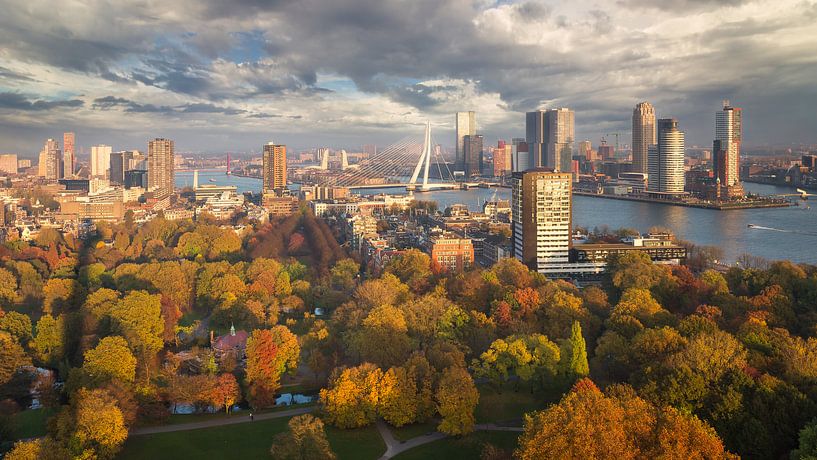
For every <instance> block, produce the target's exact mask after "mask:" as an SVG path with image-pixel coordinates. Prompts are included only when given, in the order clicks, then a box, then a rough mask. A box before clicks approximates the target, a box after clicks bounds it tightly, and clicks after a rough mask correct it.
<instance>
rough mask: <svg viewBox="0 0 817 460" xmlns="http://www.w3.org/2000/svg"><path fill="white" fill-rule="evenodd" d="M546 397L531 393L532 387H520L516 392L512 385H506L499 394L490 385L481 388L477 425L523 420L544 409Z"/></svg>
mask: <svg viewBox="0 0 817 460" xmlns="http://www.w3.org/2000/svg"><path fill="white" fill-rule="evenodd" d="M545 406H546V404H545V401H544V397H543V396H542V395H541V394H539V393H533V394H531V392H530V387H528V386H526V385H520V387H519V391H515V390H514V388H513V385H512V384H509V385H506V387H505V388H503V389H502V393H498V392H497V391H496V389H494V387H492V386H489V385H480V386H479V404H478V405H477V413H476V415H477V423H487V422H507V421H511V420H517V419H521V418H522V416H523V415H524V414H525V413H528V412H531V411H534V410H540V409H544V408H545Z"/></svg>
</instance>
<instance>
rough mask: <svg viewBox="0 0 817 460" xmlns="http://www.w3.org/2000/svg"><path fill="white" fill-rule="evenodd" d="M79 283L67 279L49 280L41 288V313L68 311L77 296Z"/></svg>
mask: <svg viewBox="0 0 817 460" xmlns="http://www.w3.org/2000/svg"><path fill="white" fill-rule="evenodd" d="M79 289H80V286H79V283H78V282H77V281H76V280H72V279H67V278H51V279H49V280H48V282H46V283H45V286H44V287H43V295H44V297H45V298H44V299H43V313H46V314H55V313H61V312H64V311H70V310H71V308H72V307H73V303H74V301H75V299H76V298H77V296H78V295H79Z"/></svg>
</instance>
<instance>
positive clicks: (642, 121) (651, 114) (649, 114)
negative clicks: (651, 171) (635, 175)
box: [633, 102, 656, 173]
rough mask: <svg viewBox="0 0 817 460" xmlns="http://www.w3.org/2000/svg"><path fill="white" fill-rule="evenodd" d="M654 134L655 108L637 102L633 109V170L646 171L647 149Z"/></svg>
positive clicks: (651, 143)
mask: <svg viewBox="0 0 817 460" xmlns="http://www.w3.org/2000/svg"><path fill="white" fill-rule="evenodd" d="M655 136H656V131H655V108H654V107H653V106H652V104H650V103H649V102H639V103H638V105H636V106H635V109H633V172H639V173H646V172H647V155H648V150H649V147H650V146H651V145H653V144H655V143H656V141H655Z"/></svg>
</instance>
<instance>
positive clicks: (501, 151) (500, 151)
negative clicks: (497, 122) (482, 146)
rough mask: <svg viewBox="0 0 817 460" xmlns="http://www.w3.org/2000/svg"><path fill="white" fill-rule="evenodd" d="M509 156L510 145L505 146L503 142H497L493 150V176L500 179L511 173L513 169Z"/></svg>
mask: <svg viewBox="0 0 817 460" xmlns="http://www.w3.org/2000/svg"><path fill="white" fill-rule="evenodd" d="M511 156H512V148H511V144H506V143H505V141H503V140H500V141H499V142H497V144H496V148H495V149H494V176H496V177H501V176H504V175H505V174H507V173H509V172H511V170H512V168H513V166H512V163H511Z"/></svg>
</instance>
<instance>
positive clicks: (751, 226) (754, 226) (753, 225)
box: [747, 224, 757, 228]
mask: <svg viewBox="0 0 817 460" xmlns="http://www.w3.org/2000/svg"><path fill="white" fill-rule="evenodd" d="M747 227H749V228H757V225H755V224H749V225H747Z"/></svg>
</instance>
